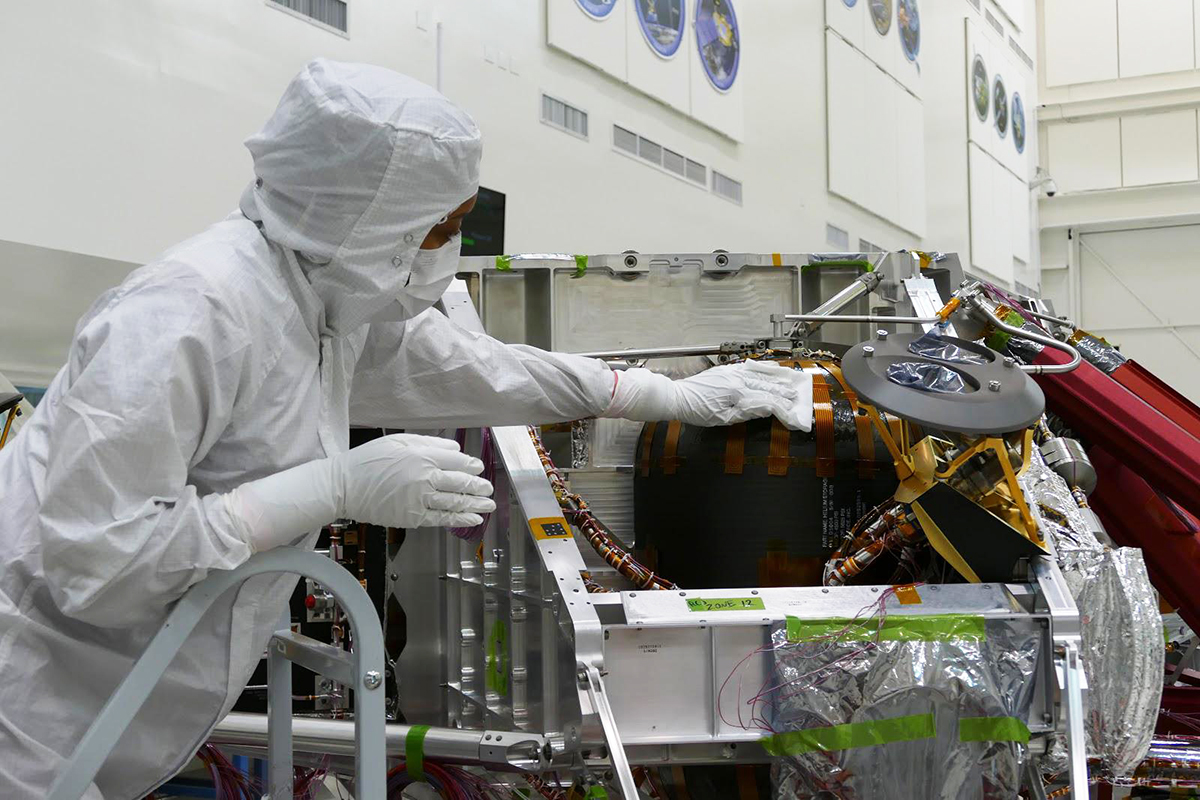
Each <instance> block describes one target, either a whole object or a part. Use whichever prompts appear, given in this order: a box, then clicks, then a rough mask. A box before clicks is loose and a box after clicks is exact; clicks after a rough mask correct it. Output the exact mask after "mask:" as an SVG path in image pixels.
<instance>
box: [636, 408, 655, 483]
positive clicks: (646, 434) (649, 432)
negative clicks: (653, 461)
mask: <svg viewBox="0 0 1200 800" xmlns="http://www.w3.org/2000/svg"><path fill="white" fill-rule="evenodd" d="M657 427H658V423H657V422H647V423H646V429H645V430H643V431H642V460H641V464H640V467H641V470H642V477H643V478H646V477H649V475H650V449H651V447H652V446H653V445H654V429H655V428H657Z"/></svg>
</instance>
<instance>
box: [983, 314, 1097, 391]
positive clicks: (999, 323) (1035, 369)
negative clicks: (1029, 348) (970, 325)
mask: <svg viewBox="0 0 1200 800" xmlns="http://www.w3.org/2000/svg"><path fill="white" fill-rule="evenodd" d="M971 308H972V309H974V310H976V311H978V312H979V313H981V314H983V316H984V317H986V318H987V320H988V322H990V323H992V325H993V326H994V327H995V328H996V329H997V330H1001V331H1004V332H1005V333H1007V334H1009V335H1010V336H1016V337H1018V338H1020V339H1029V340H1030V341H1032V342H1037V343H1038V344H1042V345H1045V346H1046V347H1053V348H1054V349H1055V350H1061V351H1063V352H1064V353H1067V354H1069V355H1070V356H1071V360H1070V361H1068V362H1067V363H1066V364H1022V365H1021V370H1022V371H1023V372H1029V373H1032V374H1034V375H1052V374H1055V373H1060V372H1070V371H1072V370H1073V369H1075V368H1076V367H1078V366H1079V362H1080V361H1082V360H1083V357H1082V356H1080V355H1079V351H1078V350H1076V349H1075V348H1074V347H1072V346H1071V345H1069V344H1067V343H1066V342H1060V341H1058V340H1057V339H1055V338H1053V337H1051V336H1043V335H1042V334H1040V333H1034V332H1033V331H1027V330H1025V329H1023V328H1016V327H1013V326H1012V325H1009V324H1008V323H1007V322H1005V321H1004V320H1002V319H1000V318H999V317H998V316H996V315H995V314H993V313H992V311H991V309H989V308H987V307H986V306H985V305H983V304H982V303H978V302H976V303H972V305H971Z"/></svg>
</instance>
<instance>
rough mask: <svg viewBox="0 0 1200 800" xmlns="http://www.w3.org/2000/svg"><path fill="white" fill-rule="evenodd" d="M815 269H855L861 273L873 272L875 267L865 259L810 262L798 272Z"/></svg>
mask: <svg viewBox="0 0 1200 800" xmlns="http://www.w3.org/2000/svg"><path fill="white" fill-rule="evenodd" d="M817 267H857V268H859V269H861V270H862V271H863V272H874V271H875V265H874V264H872V263H871V262H870V261H867V260H866V259H865V258H846V259H842V260H839V261H812V262H810V263H808V264H805V265H803V266H802V267H800V271H801V272H807V271H808V270H810V269H816V268H817Z"/></svg>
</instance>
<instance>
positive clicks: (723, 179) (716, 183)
mask: <svg viewBox="0 0 1200 800" xmlns="http://www.w3.org/2000/svg"><path fill="white" fill-rule="evenodd" d="M712 176H713V180H712V190H713V194H715V195H717V196H718V197H724V198H725V199H726V200H730V201H732V202H734V203H737V204H738V205H739V206H740V205H741V204H742V182H741V181H735V180H734V179H733V178H730V177H729V176H728V175H722V174H721V173H719V172H717V171H716V170H715V169H714V170H713V171H712Z"/></svg>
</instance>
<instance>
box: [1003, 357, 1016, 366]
mask: <svg viewBox="0 0 1200 800" xmlns="http://www.w3.org/2000/svg"><path fill="white" fill-rule="evenodd" d="M1016 365H1017V360H1016V359H1015V358H1013V357H1012V356H1007V357H1006V358H1005V359H1004V366H1006V367H1008V368H1009V369H1012V368H1013V367H1015V366H1016Z"/></svg>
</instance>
